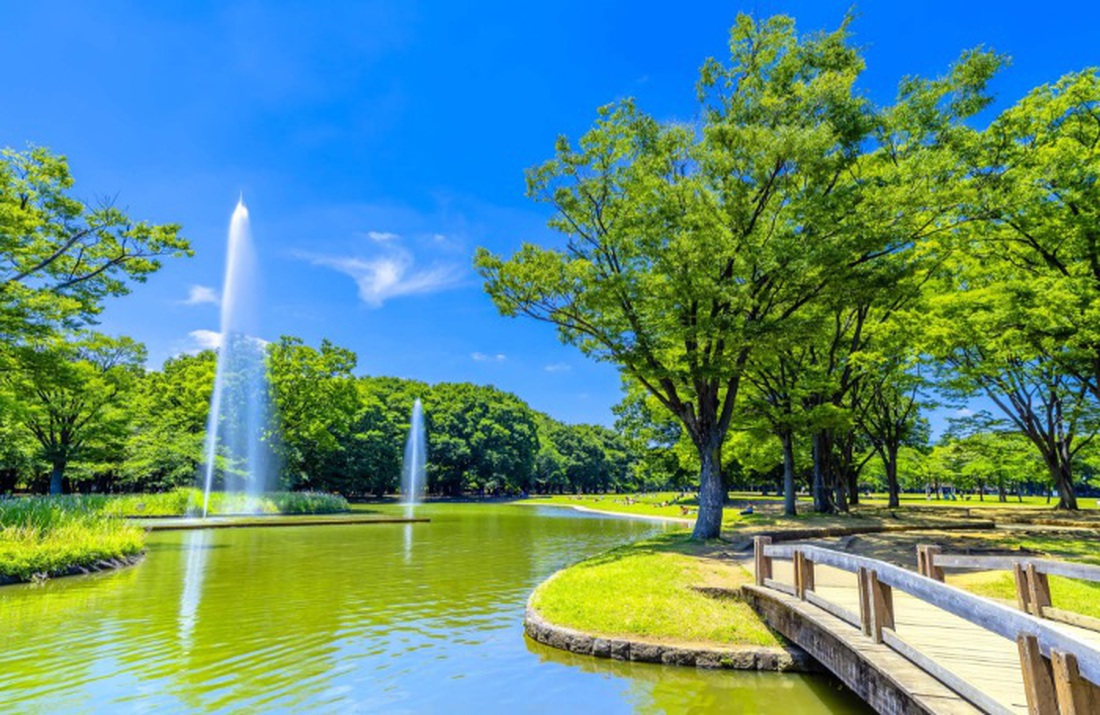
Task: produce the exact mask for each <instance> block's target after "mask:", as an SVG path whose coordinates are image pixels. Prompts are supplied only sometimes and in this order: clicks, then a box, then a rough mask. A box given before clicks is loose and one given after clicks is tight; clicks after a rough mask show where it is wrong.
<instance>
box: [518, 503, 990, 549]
mask: <svg viewBox="0 0 1100 715" xmlns="http://www.w3.org/2000/svg"><path fill="white" fill-rule="evenodd" d="M730 502H731V503H730V504H727V506H726V510H725V516H724V518H723V521H722V531H723V534H722V535H723V537H725V538H730V539H736V538H738V537H741V536H749V535H752V534H753V533H756V532H761V531H775V530H779V529H810V528H832V527H839V528H854V527H875V526H881V525H890V526H894V527H897V526H903V525H904V526H910V527H921V526H935V525H938V524H946V523H947V522H949V521H958V520H959V519H960V518H961V517H962V514H961V513H960V512H947V511H944V512H943V513H939V510H924V509H922V510H917V509H911V510H906V509H901V510H896V511H890V510H888V509H885V508H883V507H880V506H862V505H861V506H859V507H856V508H853V510H852V511H851V512H850V513H848V514H815V513H813V512H812V511H810V502H809V501H808V500H804V501H799V503H798V509H799V514H798V515H797V516H785V515H784V514H783V502H782V499H781V498H779V497H760V496H759V495H758V494H756V493H739V494H738V493H735V494H731V495H730ZM519 503H522V504H537V505H547V506H568V507H581V508H584V509H594V510H597V511H604V512H611V513H616V514H631V515H640V516H660V517H672V518H676V519H685V520H688V521H694V519H695V516H696V513H697V511H698V501H697V499H696V496H695V495H694V494H683V493H677V492H657V493H652V494H646V495H630V494H582V495H557V496H549V497H533V498H530V499H524V500H522V502H519ZM748 504H752V507H753V513H752V514H742V513H741V510H742V507H743V506H747V505H748ZM983 516H984V515H983Z"/></svg>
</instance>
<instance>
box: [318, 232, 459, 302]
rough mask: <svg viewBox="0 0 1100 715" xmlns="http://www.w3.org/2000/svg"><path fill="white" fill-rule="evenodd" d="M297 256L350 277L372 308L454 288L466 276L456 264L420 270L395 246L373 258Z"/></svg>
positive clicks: (409, 257)
mask: <svg viewBox="0 0 1100 715" xmlns="http://www.w3.org/2000/svg"><path fill="white" fill-rule="evenodd" d="M298 257H299V258H302V259H304V260H308V261H309V262H310V263H312V264H313V265H315V266H322V267H324V268H331V269H333V270H335V271H339V272H340V273H343V274H345V275H347V276H351V278H352V279H353V280H354V281H355V284H356V285H357V286H358V287H359V297H360V299H362V301H363V302H364V303H366V304H367V305H369V306H371V307H372V308H378V307H381V306H382V304H383V303H385V302H386V301H387V300H389V299H390V298H397V297H399V296H406V295H418V294H424V293H438V292H439V291H443V290H448V289H450V288H455V287H457V286H459V285H460V284H461V282H462V276H463V269H462V268H461V267H460V266H458V265H455V264H439V265H433V266H430V267H428V268H423V269H419V270H417V269H416V268H415V259H414V258H413V255H412V254H411V253H409V252H408V251H406V250H404V249H402V248H398V247H396V246H395V247H391V248H389V249H387V250H386V252H385V253H383V254H382V255H379V256H375V257H373V258H359V257H356V256H318V255H312V254H298Z"/></svg>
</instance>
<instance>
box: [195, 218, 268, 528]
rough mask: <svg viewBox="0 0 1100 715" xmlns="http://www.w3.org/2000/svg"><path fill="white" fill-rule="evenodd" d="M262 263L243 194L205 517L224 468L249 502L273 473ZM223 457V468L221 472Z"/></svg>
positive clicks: (227, 294) (228, 268)
mask: <svg viewBox="0 0 1100 715" xmlns="http://www.w3.org/2000/svg"><path fill="white" fill-rule="evenodd" d="M257 277H258V271H257V265H256V255H255V252H254V250H253V247H252V233H251V230H250V227H249V222H248V208H247V207H246V206H245V205H244V198H243V197H242V198H241V200H240V201H239V202H238V203H237V208H236V209H235V210H234V211H233V218H232V219H231V220H230V222H229V243H228V246H227V248H226V262H225V283H224V285H223V287H222V305H221V334H220V335H221V338H220V344H219V345H218V361H217V368H216V372H215V377H214V392H213V394H212V395H211V397H210V416H209V418H208V421H207V425H206V454H205V459H206V461H205V464H204V465H203V502H202V515H203V517H204V518H205V517H206V515H207V513H208V511H209V508H210V492H211V490H213V489H214V488H215V487H216V486H218V485H217V484H216V482H217V477H218V475H219V471H220V473H221V477H222V484H221V486H222V487H223V488H224V489H225V490H226V491H231V492H244V493H245V494H246V495H247V496H248V497H250V498H249V499H248V500H247V502H248V503H249V504H253V505H256V504H258V498H259V496H260V495H261V494H263V492H264V491H266V490H267V488H268V479H269V474H270V472H271V469H270V468H269V467H270V463H269V462H270V459H269V449H268V445H267V444H266V443H265V442H264V439H263V438H264V430H265V428H266V427H267V402H268V396H267V372H266V367H265V364H264V345H265V344H264V342H263V341H262V340H260V339H259V338H258V337H256V336H257V334H258V330H257V328H258V320H257V312H258V311H257V293H258V291H257ZM219 457H220V458H221V465H220V466H221V469H220V470H219V469H218V467H219V464H218V462H219Z"/></svg>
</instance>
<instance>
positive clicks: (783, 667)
mask: <svg viewBox="0 0 1100 715" xmlns="http://www.w3.org/2000/svg"><path fill="white" fill-rule="evenodd" d="M523 630H524V632H525V633H526V634H527V636H528V637H529V638H531V640H534V641H536V642H538V643H542V644H543V645H547V646H550V647H551V648H557V649H559V650H564V651H568V652H570V653H575V654H577V655H586V656H590V657H594V658H609V659H611V660H624V661H633V662H637V663H657V664H661V665H678V666H688V667H696V668H713V669H719V668H724V669H730V670H764V671H775V672H780V673H820V672H824V671H823V669H822V668H821V666H820V665H818V663H817V661H816V660H814V659H813V658H811V657H810V656H809V654H807V653H806V651H804V650H802V649H801V648H798V647H797V646H793V645H789V646H734V647H727V648H721V647H714V646H703V645H674V644H669V643H657V642H653V641H647V640H643V639H638V638H621V637H620V638H611V637H607V636H602V635H598V634H593V633H585V632H584V631H579V630H576V629H573V628H566V627H565V626H559V625H556V624H554V623H551V622H549V621H547V620H546V619H545V618H543V616H542V614H540V613H539V612H538V611H537V610H535V608H534V607H532V606H531V604H530V601H528V604H527V610H526V612H525V614H524V618H523Z"/></svg>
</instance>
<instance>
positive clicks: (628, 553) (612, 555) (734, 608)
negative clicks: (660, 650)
mask: <svg viewBox="0 0 1100 715" xmlns="http://www.w3.org/2000/svg"><path fill="white" fill-rule="evenodd" d="M715 548H716V547H714V546H709V545H707V544H697V543H694V542H691V541H689V540H688V538H687V534H686V533H684V532H678V533H674V534H666V535H662V536H660V537H657V538H654V539H647V540H644V541H639V542H636V543H633V544H630V545H628V546H623V547H620V548H618V549H615V550H613V551H610V552H608V553H605V554H602V555H600V556H596V557H594V558H591V559H588V560H586V561H582V562H580V563H578V564H576V565H574V566H571V567H569V568H567V569H565V570H564V571H561V572H559V573H558V574H557V575H555V576H554V577H553V578H551V579H550V580H549V581H546V582H544V583H543V584H542V585H541V586H539V587H538V589H536V591H535V593H534V595H533V596H532V601H531V602H532V605H533V606H534V607H535V608H536V609H537V610H538V611H539V613H541V614H542V615H543V617H545V618H546V619H547V620H549V621H550V622H552V623H554V624H556V625H561V626H565V627H568V628H576V629H578V630H582V631H585V632H588V633H594V634H599V635H604V636H609V637H637V638H642V639H645V640H649V641H659V642H666V643H678V644H694V645H711V646H735V645H762V646H767V645H777V644H778V642H779V641H778V639H777V637H776V636H775V635H774V634H773V633H772V632H771V631H769V630H768V628H767V627H766V626H765V625H764V624H763V623H762V622H761V621H760V619H759V617H757V615H756V613H755V612H754V611H753V610H752V608H750V607H749V606H748V605H746V604H744V603H742V602H741V601H739V600H737V599H735V598H730V597H715V596H712V595H705V594H704V593H703V592H701V591H699V590H697V589H696V588H693V587H702V588H723V589H737V588H739V587H740V586H741V585H742V584H744V583H748V582H749V581H751V577H750V576H749V573H748V572H747V571H745V569H743V568H741V567H740V566H739V565H737V564H736V563H732V562H730V561H728V560H725V561H720V560H718V559H716V558H708V554H709V553H710V552H711V551H712V550H713V549H715Z"/></svg>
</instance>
